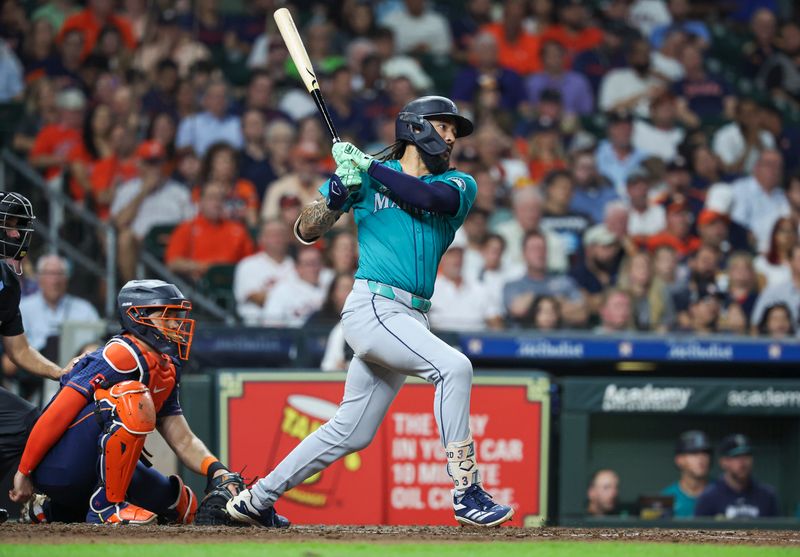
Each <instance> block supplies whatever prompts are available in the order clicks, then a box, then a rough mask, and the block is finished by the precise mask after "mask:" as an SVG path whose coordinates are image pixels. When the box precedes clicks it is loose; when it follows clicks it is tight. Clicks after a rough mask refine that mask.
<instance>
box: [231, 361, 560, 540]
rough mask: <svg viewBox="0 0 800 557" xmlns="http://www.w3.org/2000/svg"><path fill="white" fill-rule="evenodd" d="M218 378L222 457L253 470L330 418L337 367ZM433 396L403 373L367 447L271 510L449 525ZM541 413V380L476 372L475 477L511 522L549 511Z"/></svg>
mask: <svg viewBox="0 0 800 557" xmlns="http://www.w3.org/2000/svg"><path fill="white" fill-rule="evenodd" d="M218 378H219V387H220V388H219V417H220V424H219V447H220V453H221V454H220V456H221V458H222V459H223V461H224V462H226V463H227V464H228V466H229V467H230V468H231V469H233V470H242V469H244V475H245V477H248V478H252V477H263V476H266V475H267V474H268V473H269V472H270V471H271V470H272V469H273V468H274V467H275V466H276V465H277V464H278V463H279V462H280V461H281V460H282V459H283V458H284V457H285V456H286V455H287V454H289V452H291V451H292V449H294V447H296V446H297V445H298V444H299V443H300V442H302V440H303V439H305V438H306V437H308V435H310V434H311V433H312V432H314V431H315V430H316V429H317V428H319V427H320V426H321V425H322V424H324V423H325V422H327V421H328V420H329V419H330V418H331V417H333V415H334V413H335V412H336V408H337V406H338V403H339V401H340V400H341V397H342V392H343V387H344V378H345V374H339V373H336V374H320V373H308V374H304V373H260V372H259V373H248V372H240V373H236V372H222V373H220V374H219V375H218ZM433 395H434V389H433V387H432V386H431V385H429V384H427V383H425V382H423V381H420V380H416V379H410V380H409V381H408V382H407V383H406V385H405V386H404V387H403V388H402V389H401V391H400V394H399V395H398V396H397V398H396V399H395V401H394V403H393V404H392V407H391V408H390V410H389V412H388V414H387V415H386V418H385V419H384V421H383V423H382V425H381V426H380V427H379V428H378V431H377V434H376V436H375V438H374V440H373V442H372V443H371V444H370V446H369V447H367V448H366V449H364V450H362V451H359V452H357V453H353V454H350V455H348V456H347V457H345V458H343V459H341V460H339V461H337V462H335V463H334V464H332V465H331V466H329V467H328V468H326V469H325V470H323V471H321V472H320V473H318V474H316V475H314V476H312V477H311V478H309V479H308V480H306V481H305V482H304V483H302V484H300V485H299V486H297V487H295V488H294V489H292V490H289V491H287V492H286V493H285V494H284V496H283V497H282V498H281V500H280V502H279V504H278V505H277V507H278V509H279V511H280V512H281V513H282V514H284V515H286V516H287V517H288V518H289V519H290V520H292V521H293V523H295V524H409V525H410V524H430V525H455V520H454V518H453V511H452V495H451V493H450V488H451V486H452V481H451V480H450V478H449V477H448V475H447V471H446V466H445V464H446V460H445V458H444V451H443V448H442V445H441V441H440V437H439V431H438V428H437V426H436V422H435V420H434V417H433V412H432V405H433ZM549 412H550V409H549V381H548V380H547V379H545V378H540V377H537V378H533V377H528V378H498V377H491V378H490V377H476V378H475V384H474V386H473V391H472V402H471V416H470V424H471V429H472V434H473V438H474V439H475V445H476V447H475V448H476V455H477V459H478V465H479V467H480V470H481V475H482V480H483V485H484V487H485V488H486V489H487V490H488V491H489V492H490V493H492V495H493V496H494V498H495V500H496V501H498V502H502V503H506V504H510V505H513V506H514V508H515V511H516V513H515V516H514V519H513V520H512V522H511V524H513V525H517V526H522V525H526V526H536V525H540V524H541V523H542V522H543V520H544V518H545V517H546V514H547V513H546V511H547V509H546V502H547V473H548V470H547V462H548V436H549Z"/></svg>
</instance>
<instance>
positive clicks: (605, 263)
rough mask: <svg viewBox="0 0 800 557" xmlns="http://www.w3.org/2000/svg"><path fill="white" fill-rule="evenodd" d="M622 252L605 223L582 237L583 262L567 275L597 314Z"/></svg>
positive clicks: (618, 264)
mask: <svg viewBox="0 0 800 557" xmlns="http://www.w3.org/2000/svg"><path fill="white" fill-rule="evenodd" d="M622 257H623V251H622V247H621V246H620V242H619V239H618V238H617V237H616V236H614V234H613V233H612V232H611V231H610V230H609V229H608V228H607V227H606V225H605V224H595V225H594V226H592V227H591V228H589V229H588V230H586V232H585V233H584V235H583V261H581V262H580V263H579V264H578V265H577V266H576V267H573V269H572V272H571V273H570V275H571V276H572V279H573V280H574V281H575V283H576V284H577V285H578V287H579V288H580V289H581V292H582V294H583V295H584V297H585V298H586V299H587V301H588V305H589V310H590V311H591V312H592V313H597V312H598V311H599V310H600V307H601V306H602V304H603V302H604V298H603V291H604V290H605V289H607V288H608V287H610V286H611V285H613V284H614V283H615V282H616V280H617V273H618V271H619V267H620V263H621V262H622Z"/></svg>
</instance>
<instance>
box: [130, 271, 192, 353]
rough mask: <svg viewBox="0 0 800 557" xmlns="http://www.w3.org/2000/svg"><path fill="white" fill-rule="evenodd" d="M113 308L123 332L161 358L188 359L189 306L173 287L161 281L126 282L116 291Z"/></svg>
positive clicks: (190, 345) (190, 320)
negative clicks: (115, 309) (164, 356)
mask: <svg viewBox="0 0 800 557" xmlns="http://www.w3.org/2000/svg"><path fill="white" fill-rule="evenodd" d="M117 308H118V309H119V320H120V323H121V324H122V328H123V329H125V330H126V331H128V332H129V333H131V334H132V335H134V336H135V337H137V338H138V339H140V340H142V341H144V342H146V343H147V344H149V345H150V346H152V347H153V348H155V349H156V350H158V351H159V352H161V353H163V354H168V355H170V356H177V357H179V358H180V359H181V360H186V359H188V358H189V350H190V349H191V347H192V335H193V334H194V319H189V318H188V316H189V312H190V311H191V310H192V302H191V301H190V300H188V299H187V298H186V297H185V296H184V295H183V293H182V292H181V291H180V290H179V289H178V287H177V286H175V285H174V284H170V283H168V282H164V281H163V280H131V281H128V282H127V283H126V284H125V286H123V287H122V289H121V290H120V291H119V295H118V296H117ZM153 313H156V315H153Z"/></svg>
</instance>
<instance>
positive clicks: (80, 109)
mask: <svg viewBox="0 0 800 557" xmlns="http://www.w3.org/2000/svg"><path fill="white" fill-rule="evenodd" d="M56 106H58V109H59V119H58V123H56V124H51V125H49V126H45V127H44V128H42V130H41V131H40V132H39V133H38V134H37V136H36V139H34V141H33V147H31V152H30V155H29V157H30V163H31V165H32V166H33V167H34V168H36V169H39V170H42V171H43V172H44V177H45V179H46V180H47V181H48V182H52V181H54V180H60V179H61V173H62V172H63V171H64V169H65V168H66V166H67V163H68V161H69V153H70V151H71V150H72V149H73V147H74V146H75V145H78V144H79V143H80V141H81V126H82V125H83V114H84V110H85V108H86V97H84V96H83V93H81V92H80V91H79V90H78V89H67V90H66V91H62V92H61V93H59V95H58V98H57V100H56ZM59 188H60V183H59V186H58V187H57V189H59Z"/></svg>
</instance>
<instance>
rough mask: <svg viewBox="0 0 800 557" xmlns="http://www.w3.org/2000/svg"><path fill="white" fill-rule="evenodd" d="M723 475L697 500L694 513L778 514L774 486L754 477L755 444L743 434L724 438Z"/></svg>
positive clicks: (720, 451) (733, 515) (731, 515)
mask: <svg viewBox="0 0 800 557" xmlns="http://www.w3.org/2000/svg"><path fill="white" fill-rule="evenodd" d="M717 454H718V455H719V466H720V468H722V473H723V474H722V477H721V478H720V479H718V480H717V481H715V482H714V483H712V484H711V485H710V486H709V487H708V489H706V490H705V491H704V492H703V493H702V495H700V497H699V498H698V499H697V505H696V506H695V516H713V517H718V518H727V519H742V518H766V517H771V516H777V515H778V497H777V495H776V494H775V489H774V488H773V487H772V486H770V485H767V484H764V483H761V482H759V481H758V480H756V479H755V478H754V477H753V447H752V445H751V443H750V439H748V437H747V436H745V435H743V434H741V433H735V434H733V435H729V436H727V437H725V438H724V439H723V440H722V442H721V443H720V445H719V449H718V451H717Z"/></svg>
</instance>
